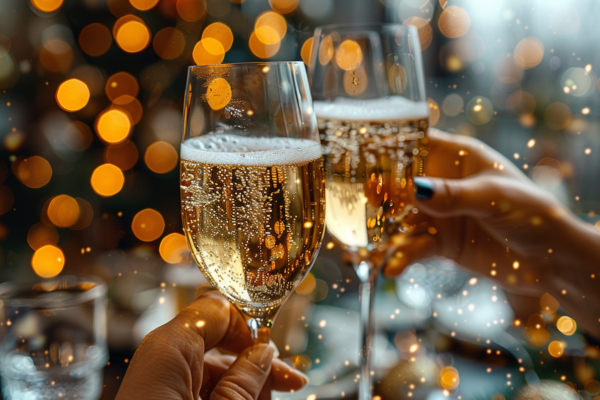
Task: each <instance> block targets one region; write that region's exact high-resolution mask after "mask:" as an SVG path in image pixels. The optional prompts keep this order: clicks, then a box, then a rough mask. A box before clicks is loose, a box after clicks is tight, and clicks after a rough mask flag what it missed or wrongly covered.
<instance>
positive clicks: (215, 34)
mask: <svg viewBox="0 0 600 400" xmlns="http://www.w3.org/2000/svg"><path fill="white" fill-rule="evenodd" d="M207 38H213V39H215V40H218V41H219V42H220V43H221V45H222V46H223V50H224V51H226V52H227V51H229V49H230V48H231V45H233V32H231V29H230V28H229V27H228V26H227V25H225V24H224V23H222V22H215V23H212V24H210V25H209V26H207V27H206V28H205V29H204V31H203V32H202V39H207Z"/></svg>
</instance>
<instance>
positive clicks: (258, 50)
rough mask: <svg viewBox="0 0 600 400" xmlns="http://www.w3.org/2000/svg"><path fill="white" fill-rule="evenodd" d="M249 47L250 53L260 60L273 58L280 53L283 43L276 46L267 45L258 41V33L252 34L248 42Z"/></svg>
mask: <svg viewBox="0 0 600 400" xmlns="http://www.w3.org/2000/svg"><path fill="white" fill-rule="evenodd" d="M248 46H249V47H250V51H251V52H252V54H254V55H255V56H256V57H258V58H269V57H273V56H274V55H275V54H277V52H278V51H279V47H280V46H281V42H276V43H275V44H271V45H267V44H264V43H263V42H261V41H260V40H258V38H257V37H256V33H255V32H252V34H251V35H250V39H249V40H248Z"/></svg>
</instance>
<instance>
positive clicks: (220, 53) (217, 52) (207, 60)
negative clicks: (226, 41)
mask: <svg viewBox="0 0 600 400" xmlns="http://www.w3.org/2000/svg"><path fill="white" fill-rule="evenodd" d="M192 57H193V58H194V62H195V63H196V64H198V65H211V64H221V63H222V62H223V59H224V58H225V49H224V48H223V45H222V44H221V42H219V41H218V40H217V39H213V38H206V39H202V40H200V41H199V42H198V43H196V45H195V46H194V51H193V52H192Z"/></svg>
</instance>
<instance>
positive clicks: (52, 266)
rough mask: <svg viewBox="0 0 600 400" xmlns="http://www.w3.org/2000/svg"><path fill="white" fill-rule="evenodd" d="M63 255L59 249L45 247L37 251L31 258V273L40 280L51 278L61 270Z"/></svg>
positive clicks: (63, 262) (51, 246)
mask: <svg viewBox="0 0 600 400" xmlns="http://www.w3.org/2000/svg"><path fill="white" fill-rule="evenodd" d="M64 266H65V255H64V254H63V252H62V250H61V249H60V248H59V247H56V246H53V245H50V244H48V245H45V246H42V247H40V248H39V249H37V250H36V251H35V252H34V253H33V257H31V267H32V268H33V271H34V272H35V273H36V274H37V275H38V276H41V277H42V278H52V277H54V276H56V275H58V274H60V272H61V271H62V270H63V267H64Z"/></svg>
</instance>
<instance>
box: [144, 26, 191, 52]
mask: <svg viewBox="0 0 600 400" xmlns="http://www.w3.org/2000/svg"><path fill="white" fill-rule="evenodd" d="M152 47H154V51H155V52H156V54H158V56H159V57H160V58H162V59H163V60H173V59H175V58H177V57H179V56H180V55H181V53H183V50H184V49H185V37H184V36H183V33H181V31H180V30H179V29H175V28H171V27H168V28H164V29H161V30H160V31H158V32H157V33H156V35H154V40H153V41H152Z"/></svg>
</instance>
